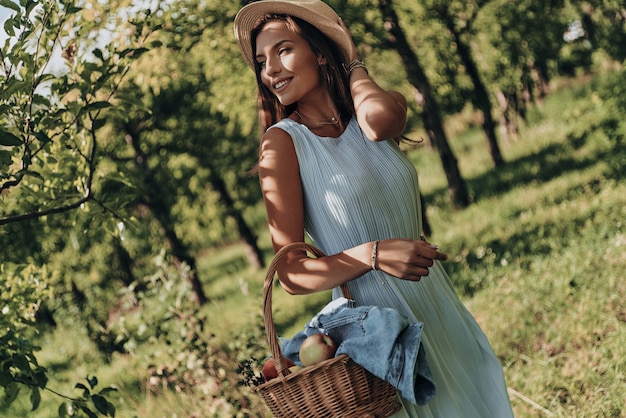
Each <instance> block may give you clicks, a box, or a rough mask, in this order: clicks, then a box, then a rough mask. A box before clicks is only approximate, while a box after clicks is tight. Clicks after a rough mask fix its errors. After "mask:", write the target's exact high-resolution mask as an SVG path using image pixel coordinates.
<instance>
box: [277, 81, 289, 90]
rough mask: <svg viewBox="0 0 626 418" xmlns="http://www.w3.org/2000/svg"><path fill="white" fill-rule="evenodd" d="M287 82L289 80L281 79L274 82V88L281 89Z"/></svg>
mask: <svg viewBox="0 0 626 418" xmlns="http://www.w3.org/2000/svg"><path fill="white" fill-rule="evenodd" d="M285 84H287V80H283V81H279V82H278V83H276V84H274V88H275V89H279V88H281V87H282V86H284V85H285Z"/></svg>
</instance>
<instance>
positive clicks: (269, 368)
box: [261, 357, 295, 382]
mask: <svg viewBox="0 0 626 418" xmlns="http://www.w3.org/2000/svg"><path fill="white" fill-rule="evenodd" d="M285 361H286V362H287V368H289V367H293V366H295V364H294V362H293V361H291V360H289V359H288V358H287V357H285ZM261 374H262V375H263V378H264V379H265V381H266V382H267V381H269V380H272V379H274V378H276V377H278V370H276V366H275V365H274V359H273V358H269V359H268V360H267V361H266V362H265V364H263V369H262V370H261Z"/></svg>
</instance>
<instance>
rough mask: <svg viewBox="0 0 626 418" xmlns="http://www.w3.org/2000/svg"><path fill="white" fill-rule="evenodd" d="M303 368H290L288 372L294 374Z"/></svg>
mask: <svg viewBox="0 0 626 418" xmlns="http://www.w3.org/2000/svg"><path fill="white" fill-rule="evenodd" d="M303 368H304V367H302V366H291V367H290V368H289V371H290V372H291V373H295V372H297V371H300V370H302V369H303Z"/></svg>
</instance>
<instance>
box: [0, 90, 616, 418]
mask: <svg viewBox="0 0 626 418" xmlns="http://www.w3.org/2000/svg"><path fill="white" fill-rule="evenodd" d="M593 83H594V82H591V83H587V84H580V83H578V84H575V85H574V86H573V87H571V86H570V87H567V88H563V89H562V90H559V91H555V92H553V93H552V94H551V95H549V96H548V97H547V99H546V101H545V103H543V104H542V105H541V106H539V107H537V108H534V109H532V110H531V111H530V112H529V116H528V121H529V122H528V124H527V125H525V126H523V128H522V130H521V133H520V137H519V138H518V139H517V140H516V141H513V142H511V143H508V144H507V143H501V147H502V153H503V156H504V158H505V160H506V162H507V163H506V166H505V167H503V168H501V169H495V168H493V166H492V164H491V161H490V160H489V157H488V152H487V147H486V143H485V141H484V139H483V137H482V134H481V132H480V131H478V130H476V129H465V130H459V129H450V131H451V132H453V135H450V138H449V139H450V143H451V146H452V147H453V149H454V151H455V154H456V156H457V158H458V159H459V167H460V169H461V172H462V174H463V176H464V178H465V179H466V182H467V186H468V189H469V192H470V195H471V198H472V201H473V203H472V205H470V206H469V207H468V208H466V209H463V210H458V211H455V210H453V209H452V208H451V205H450V202H449V198H448V194H447V189H446V183H445V177H444V175H443V173H442V171H441V164H440V161H439V159H438V156H437V154H436V152H434V151H433V150H431V149H430V148H429V147H428V146H427V145H425V144H423V145H421V146H419V147H417V148H415V149H413V150H411V151H410V152H409V156H410V158H411V159H412V161H413V162H414V163H415V165H416V167H417V168H418V172H419V175H420V182H421V189H422V191H423V193H424V198H425V202H426V207H427V216H428V219H429V221H430V223H431V226H432V228H433V234H432V239H431V241H432V242H435V243H437V244H439V245H440V247H441V249H442V250H444V251H446V252H447V253H448V254H449V255H450V260H449V261H448V262H446V269H447V270H448V272H449V274H450V276H451V278H452V280H453V282H454V284H455V286H456V288H457V290H458V292H459V294H460V296H461V298H462V299H463V301H464V302H465V303H466V305H467V306H468V308H469V309H470V311H471V312H472V313H473V314H474V315H475V316H476V318H477V320H478V321H479V323H480V324H481V326H482V327H483V329H484V331H485V333H486V334H487V335H488V337H489V338H490V341H491V342H492V345H493V347H494V350H495V351H496V353H497V355H498V356H499V358H500V359H501V361H502V364H503V366H504V371H505V376H506V379H507V384H508V386H509V388H510V397H511V402H512V405H513V409H514V412H515V414H516V416H517V417H548V416H554V417H596V416H599V417H626V404H625V401H624V393H626V305H625V303H624V302H625V301H626V279H625V277H624V276H625V273H626V232H625V231H624V222H625V220H626V182H625V181H624V174H625V173H626V143H625V142H624V136H625V135H626V125H625V124H624V122H622V120H621V118H619V117H618V116H611V115H612V113H611V109H610V107H609V106H608V104H606V103H604V102H602V101H601V100H599V99H598V97H597V95H596V94H595V93H594V89H595V87H594V86H595V84H593ZM616 120H617V122H616ZM458 124H459V122H458V121H456V120H451V121H450V122H449V125H450V126H457V125H458ZM262 211H263V209H262V206H259V208H258V213H257V215H258V216H263V215H262ZM260 237H261V239H260V241H261V245H262V247H263V250H264V251H265V254H266V256H267V258H268V259H269V257H270V253H271V250H270V244H269V237H268V235H267V231H260ZM199 268H200V270H201V273H202V275H201V277H206V278H207V283H206V291H207V294H208V295H209V296H210V298H211V303H210V304H209V305H208V306H207V307H206V309H205V313H206V314H207V316H208V318H209V321H210V328H211V329H210V331H211V332H212V333H214V334H215V338H214V340H213V341H214V342H215V343H216V344H218V343H219V345H220V346H221V347H223V348H222V349H223V350H227V351H232V353H231V354H230V356H231V358H232V359H233V361H232V363H226V364H224V367H223V370H222V371H221V373H223V376H224V380H226V378H227V376H229V375H232V374H234V373H236V371H235V370H233V369H229V367H234V366H233V365H234V364H235V362H236V361H240V360H242V359H243V358H245V357H246V356H247V355H248V354H249V353H248V352H247V351H246V349H245V347H244V345H242V343H241V342H240V341H239V340H241V336H242V335H246V333H248V332H250V333H251V334H250V335H251V336H252V338H257V341H255V342H256V343H257V344H258V345H259V346H261V347H266V344H265V341H263V338H262V336H260V337H259V334H258V332H257V333H256V334H255V333H254V329H255V327H258V325H259V323H260V322H259V321H260V317H261V315H262V307H261V299H262V286H263V279H264V274H263V272H259V271H254V270H253V269H250V268H249V267H247V264H246V262H245V252H244V249H243V247H242V246H239V245H234V246H230V247H227V248H221V249H216V250H211V251H210V252H208V253H207V254H205V255H203V257H202V258H201V260H199ZM273 295H274V301H273V306H274V316H275V318H274V319H275V322H276V324H277V330H278V333H279V335H285V336H289V335H292V334H294V333H295V332H297V331H298V330H300V329H301V327H302V326H303V324H304V323H305V321H306V320H307V319H308V318H310V317H311V316H312V315H313V314H314V313H315V312H316V311H317V309H319V307H321V306H323V305H324V304H325V303H326V301H327V300H328V298H329V294H328V292H326V293H323V294H317V295H309V296H297V297H296V296H289V295H287V294H286V293H285V292H283V291H282V290H281V289H280V287H278V286H277V287H275V288H274V292H273ZM45 338H47V339H48V341H47V342H46V343H45V344H43V345H44V347H45V348H44V350H43V351H42V352H41V355H40V357H39V358H40V360H41V362H42V363H43V364H44V365H46V366H47V367H49V368H50V369H51V370H53V373H52V374H53V376H54V378H55V381H54V384H53V386H54V388H55V389H57V390H59V391H61V392H64V393H68V394H71V392H72V391H73V387H72V385H73V383H72V382H76V381H77V380H81V379H83V378H84V377H85V375H86V373H88V372H94V373H96V374H97V375H98V377H99V378H100V380H101V381H102V384H103V385H108V384H113V383H115V384H117V385H118V386H119V387H120V393H119V395H118V397H117V398H116V401H115V402H116V406H117V408H118V415H117V416H120V417H132V416H137V417H171V418H174V417H209V416H218V417H221V416H223V417H231V416H234V414H235V412H234V411H235V409H231V406H229V405H227V404H225V401H224V399H221V400H220V399H213V398H212V396H211V394H210V392H209V393H202V391H200V390H199V391H197V392H196V393H195V395H192V394H190V393H185V392H183V393H175V392H172V391H163V392H159V393H158V394H155V393H152V392H149V391H147V390H146V389H145V386H146V385H145V383H146V382H145V376H144V375H145V372H144V370H145V367H146V364H145V361H143V359H142V358H141V347H138V353H139V356H138V357H131V356H115V357H114V358H113V361H112V362H111V363H106V362H104V361H103V360H102V358H100V357H99V356H97V355H95V354H94V352H95V349H94V347H93V346H92V345H91V343H90V342H89V341H88V340H87V338H86V337H85V336H84V335H81V334H79V333H77V332H76V331H73V330H68V329H66V328H63V329H59V330H58V331H57V332H56V333H54V334H51V335H50V334H46V335H45ZM238 339H239V340H238ZM267 353H269V349H267ZM216 384H219V382H216ZM64 385H65V386H64ZM241 390H246V389H245V388H244V389H241ZM50 398H51V397H50V396H45V397H44V401H43V404H42V407H41V408H40V409H39V410H38V411H37V412H36V413H33V414H30V415H29V414H28V413H27V412H26V411H27V409H26V408H27V399H25V400H23V402H21V403H19V404H18V405H17V406H16V407H15V408H13V409H11V411H9V414H8V415H6V413H5V412H4V411H3V410H2V409H1V408H0V415H3V414H4V415H3V416H5V415H6V416H15V417H21V416H32V417H51V416H55V415H56V414H55V411H56V406H57V405H58V399H56V398H54V397H53V399H50ZM250 408H251V410H250V411H249V412H248V413H246V414H242V415H240V416H260V414H261V412H260V410H261V409H260V408H261V407H260V406H259V405H252V406H251V407H250ZM212 410H214V411H216V412H215V414H213V413H212V412H210V411H212ZM219 411H223V412H222V414H221V415H220V413H219ZM11 414H14V415H11Z"/></svg>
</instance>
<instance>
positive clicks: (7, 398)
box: [4, 382, 20, 404]
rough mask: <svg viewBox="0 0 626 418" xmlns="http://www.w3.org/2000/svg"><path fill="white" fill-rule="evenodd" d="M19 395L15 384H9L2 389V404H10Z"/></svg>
mask: <svg viewBox="0 0 626 418" xmlns="http://www.w3.org/2000/svg"><path fill="white" fill-rule="evenodd" d="M19 393H20V388H19V386H17V383H15V382H11V383H9V384H8V385H7V386H6V387H5V388H4V402H5V403H7V404H11V403H12V402H13V401H14V400H15V399H17V395H18V394H19Z"/></svg>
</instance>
